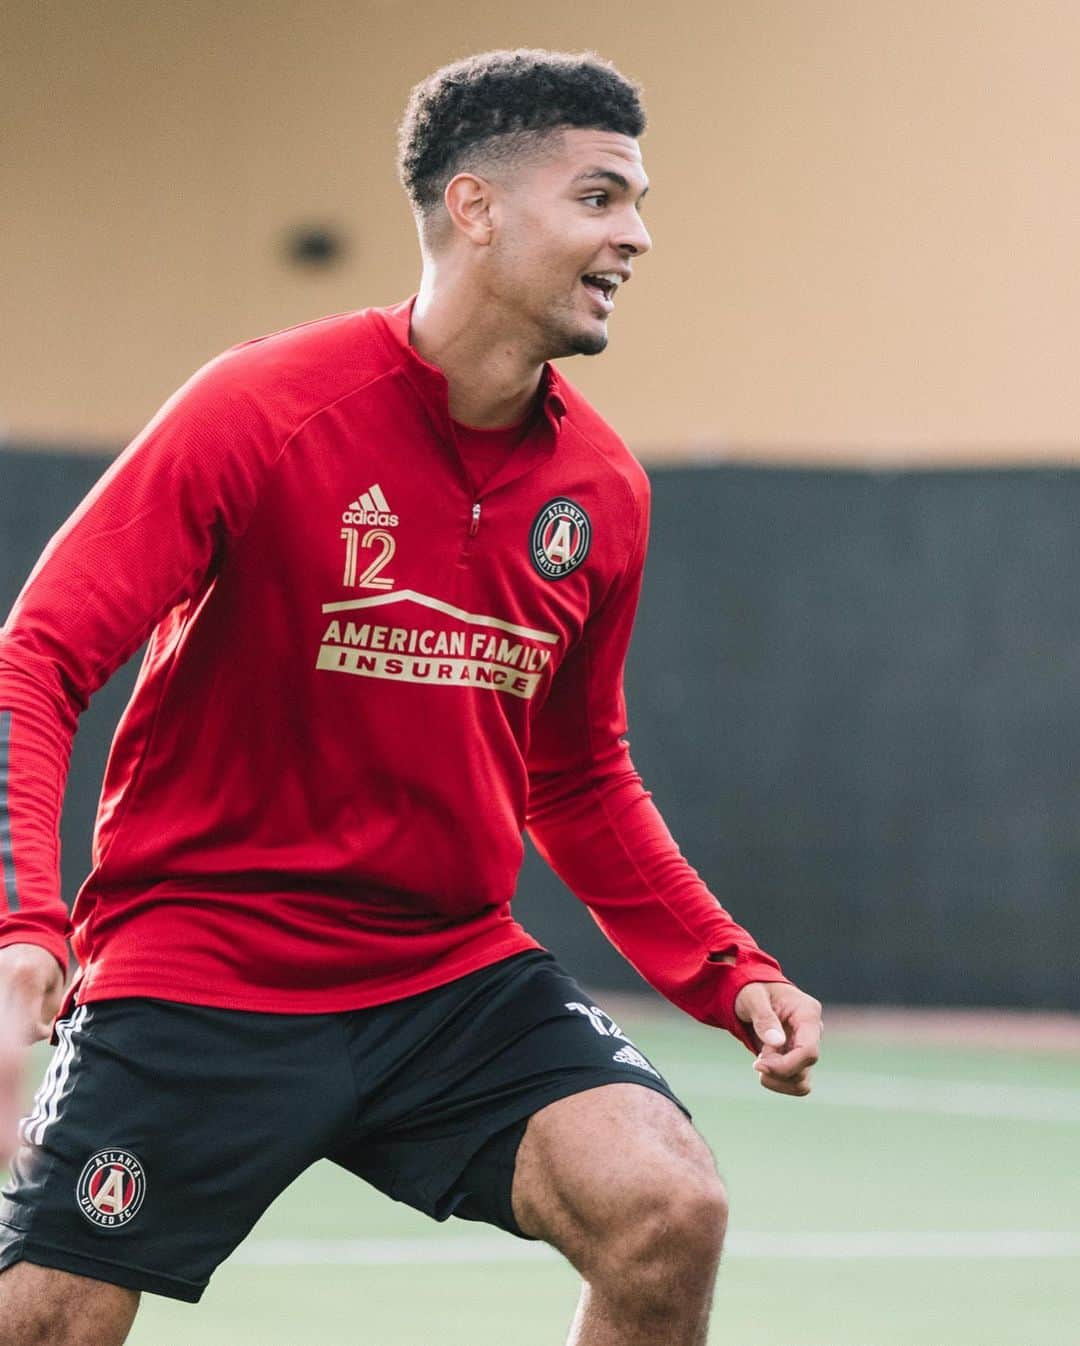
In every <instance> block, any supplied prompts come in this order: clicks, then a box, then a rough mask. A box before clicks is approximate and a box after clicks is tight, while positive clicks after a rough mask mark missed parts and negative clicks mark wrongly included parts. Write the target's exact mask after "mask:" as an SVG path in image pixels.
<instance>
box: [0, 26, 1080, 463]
mask: <svg viewBox="0 0 1080 1346" xmlns="http://www.w3.org/2000/svg"><path fill="white" fill-rule="evenodd" d="M5 19H6V22H5V29H6V30H7V32H8V33H9V34H13V38H14V40H9V38H8V37H7V36H6V37H5V41H4V43H3V44H0V47H2V49H3V54H2V55H0V62H2V64H0V90H2V92H0V99H2V100H3V101H2V115H3V119H4V122H5V123H8V124H9V125H10V128H11V132H10V134H7V135H5V137H4V142H5V148H4V149H3V151H2V153H3V159H2V161H0V174H2V181H0V201H2V206H0V210H2V215H0V218H2V229H3V235H2V237H3V247H2V248H0V293H2V295H3V299H2V312H3V329H2V331H3V350H2V359H0V426H3V427H4V429H6V432H7V433H8V434H9V435H10V436H12V437H13V438H27V437H33V438H43V439H47V440H65V441H71V440H78V441H82V442H91V443H94V442H96V443H98V444H107V445H115V444H118V443H120V442H122V441H124V440H125V439H126V438H128V437H129V436H130V435H131V434H132V433H133V432H134V431H135V430H136V429H137V428H138V427H139V426H140V425H141V424H142V423H143V422H144V421H145V420H146V419H147V417H148V416H149V415H150V414H151V413H152V412H153V410H154V409H155V408H156V407H157V405H158V404H159V403H160V402H161V401H162V400H163V399H164V398H165V397H166V396H167V395H168V393H169V392H171V391H172V389H173V388H174V387H176V385H177V384H178V383H180V382H181V381H182V380H183V379H184V378H185V377H186V376H187V374H188V373H190V371H191V370H192V369H193V368H195V367H196V366H197V365H199V364H200V363H201V362H202V361H203V360H205V359H206V358H208V357H209V356H210V355H212V354H214V353H215V352H216V351H218V350H220V349H221V348H223V347H224V346H226V345H229V344H231V343H232V342H235V341H238V340H242V339H244V338H246V337H248V336H254V335H257V334H259V333H261V332H264V331H268V330H272V329H274V328H277V327H282V326H286V325H288V324H290V323H293V322H298V321H302V320H304V319H306V318H310V317H315V316H318V315H320V314H323V313H328V312H334V311H340V310H342V309H349V308H355V307H360V306H362V305H365V304H370V303H386V302H390V301H393V300H395V299H397V298H399V297H402V296H404V295H405V294H407V293H409V292H410V291H411V289H412V288H414V285H415V280H416V275H417V259H416V250H415V239H414V234H413V229H412V223H411V219H410V216H409V214H408V211H407V209H406V206H405V203H404V199H403V197H402V195H401V192H400V189H399V188H398V186H397V182H396V178H395V173H394V128H395V124H396V121H397V119H398V117H399V115H400V111H401V107H402V104H403V102H404V100H405V97H406V96H407V93H408V90H409V88H410V86H411V85H412V84H413V83H414V82H415V81H416V80H417V79H419V78H421V77H422V76H423V75H425V74H427V73H428V72H429V71H430V70H432V69H433V68H435V67H436V66H437V65H439V64H442V63H443V62H445V61H447V60H450V59H452V58H454V57H457V56H460V55H464V54H466V53H468V52H470V51H476V50H481V49H484V48H487V47H493V46H517V45H540V46H551V47H562V48H570V49H580V48H583V47H593V48H596V49H597V50H599V51H601V52H603V53H604V54H606V55H609V56H610V57H611V58H612V59H614V60H615V61H616V62H617V63H618V64H619V65H620V67H621V68H623V69H624V70H625V71H626V72H627V73H628V74H631V75H633V76H635V77H636V78H638V79H639V80H641V81H642V82H643V83H644V85H645V88H646V95H647V102H648V108H649V112H650V117H651V127H650V130H649V132H648V134H647V136H646V139H645V141H644V149H645V153H646V166H647V168H648V170H649V173H650V176H651V177H652V180H653V183H654V187H653V192H652V194H651V195H650V198H649V203H648V221H649V225H650V228H651V229H652V231H653V234H654V239H655V250H654V252H653V254H652V255H651V256H650V257H649V258H648V259H646V260H645V261H644V262H643V263H642V264H641V265H640V266H639V268H638V274H637V276H636V277H635V280H634V282H633V285H632V286H631V287H630V288H629V289H628V290H627V291H626V292H625V293H624V294H623V295H621V296H620V299H619V304H618V311H617V313H616V315H615V318H614V319H613V321H612V327H611V330H612V342H611V345H610V346H609V349H608V352H607V353H606V354H605V355H604V356H602V357H600V358H598V359H593V360H584V359H578V360H576V361H574V362H572V363H571V364H569V365H568V367H567V373H568V374H569V375H570V377H571V378H573V379H574V380H575V381H576V382H578V383H579V385H580V386H581V387H583V388H584V390H585V391H586V393H587V394H588V395H589V396H591V397H592V398H593V400H594V401H595V402H596V403H597V405H598V406H599V407H600V409H601V410H602V411H603V412H604V413H605V414H606V415H608V416H609V418H610V419H612V420H613V421H614V423H615V424H616V425H617V426H618V428H619V429H620V430H621V431H622V433H623V434H624V435H625V437H626V438H627V439H628V441H629V442H630V443H631V445H632V446H633V447H634V448H635V449H636V450H637V451H638V452H640V453H641V454H642V456H643V457H646V458H649V457H652V458H656V457H662V456H675V457H679V458H687V457H690V458H695V457H700V456H703V455H708V456H726V457H751V458H754V457H757V458H778V459H803V460H807V459H819V458H827V459H830V460H832V461H836V460H837V459H840V460H842V461H850V462H853V463H854V462H866V461H894V460H900V461H909V462H914V461H924V462H925V461H934V462H957V461H964V460H970V459H988V458H996V459H1001V458H1005V459H1007V460H1013V461H1017V460H1019V461H1029V462H1030V461H1046V460H1052V459H1073V458H1076V457H1077V456H1080V380H1078V379H1077V377H1076V374H1075V363H1076V352H1077V349H1078V347H1080V340H1078V338H1080V303H1078V300H1080V268H1078V266H1077V260H1076V256H1075V253H1076V249H1077V241H1076V240H1077V225H1078V219H1080V172H1078V167H1080V165H1078V158H1080V148H1078V147H1080V99H1078V95H1077V92H1076V78H1077V75H1076V72H1077V70H1078V69H1080V60H1078V57H1080V4H1078V3H1077V0H906V2H905V0H895V2H894V0H722V2H720V3H718V2H717V0H679V2H677V3H673V4H668V5H658V4H648V5H645V4H638V3H634V2H633V0H629V2H628V3H619V4H604V3H594V4H592V5H588V6H586V5H582V4H581V3H580V0H547V2H546V3H545V5H544V6H543V7H537V6H532V5H526V4H524V3H509V2H507V3H501V4H497V3H490V2H489V3H484V0H464V3H461V2H459V3H454V4H450V5H447V4H434V3H421V2H420V0H366V2H362V3H358V2H357V0H352V2H351V3H346V0H303V3H300V2H299V0H293V2H292V3H287V2H286V0H259V2H258V3H256V0H232V3H230V4H229V5H227V6H226V5H220V4H219V3H217V2H216V0H215V3H210V2H209V0H186V2H185V3H184V4H182V5H177V4H175V3H170V4H167V5H166V4H161V3H159V2H158V0H141V2H140V3H135V2H134V0H109V2H106V0H100V2H99V3H98V4H85V5H82V4H81V5H74V4H71V3H68V2H67V0H63V3H57V2H56V0H52V2H51V3H41V0H8V3H7V4H6V6H5ZM308 220H314V221H320V220H326V221H329V222H331V223H336V224H340V225H341V226H342V227H343V228H344V229H345V230H346V231H347V233H348V235H349V237H350V239H351V244H352V248H351V252H350V254H349V257H348V260H347V262H346V264H345V265H343V266H342V267H341V268H340V269H338V270H336V271H333V272H331V273H329V274H326V275H314V276H312V275H305V274H302V273H300V272H298V271H296V270H293V269H291V268H290V267H289V266H288V265H287V264H286V263H285V262H284V261H283V260H282V257H281V251H280V240H281V236H282V234H283V232H284V231H285V230H286V229H287V228H288V227H290V226H291V225H294V224H296V223H298V222H303V221H308Z"/></svg>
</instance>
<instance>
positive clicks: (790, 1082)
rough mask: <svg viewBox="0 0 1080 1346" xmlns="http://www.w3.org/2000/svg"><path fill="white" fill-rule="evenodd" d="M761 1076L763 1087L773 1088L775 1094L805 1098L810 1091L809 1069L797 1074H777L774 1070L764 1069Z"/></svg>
mask: <svg viewBox="0 0 1080 1346" xmlns="http://www.w3.org/2000/svg"><path fill="white" fill-rule="evenodd" d="M760 1078H761V1087H762V1088H763V1089H769V1090H771V1091H772V1092H773V1093H774V1094H788V1095H790V1096H791V1097H793V1098H805V1097H806V1095H807V1094H808V1093H809V1092H810V1072H809V1070H801V1071H799V1072H798V1074H796V1075H776V1074H774V1073H773V1072H772V1071H763V1072H761V1075H760Z"/></svg>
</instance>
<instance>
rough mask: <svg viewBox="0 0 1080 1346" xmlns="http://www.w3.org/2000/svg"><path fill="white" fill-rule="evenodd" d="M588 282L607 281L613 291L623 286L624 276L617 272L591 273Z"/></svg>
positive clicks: (587, 277)
mask: <svg viewBox="0 0 1080 1346" xmlns="http://www.w3.org/2000/svg"><path fill="white" fill-rule="evenodd" d="M586 280H602V281H605V282H606V283H607V284H608V285H610V286H611V288H612V289H613V290H617V289H618V288H619V286H620V285H621V284H622V276H620V275H619V273H618V272H617V271H590V272H589V274H588V276H586Z"/></svg>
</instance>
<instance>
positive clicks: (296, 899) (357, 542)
mask: <svg viewBox="0 0 1080 1346" xmlns="http://www.w3.org/2000/svg"><path fill="white" fill-rule="evenodd" d="M410 312H411V304H409V303H406V304H402V305H399V306H397V307H395V308H391V309H383V310H378V309H374V310H366V311H364V312H357V313H347V314H343V315H339V316H335V317H330V318H325V319H322V320H320V321H317V322H312V323H306V324H303V325H301V326H299V327H293V328H290V329H288V330H286V331H283V332H279V333H276V334H274V335H271V336H268V337H264V338H261V339H258V340H255V341H250V342H247V343H245V344H243V345H240V346H237V347H234V348H233V349H231V350H229V351H227V352H225V353H224V354H223V355H221V356H219V357H218V358H217V359H214V360H212V361H211V362H210V363H209V364H207V365H206V366H205V367H204V368H203V369H201V370H200V371H199V372H198V373H197V374H195V375H194V377H193V378H192V379H191V380H190V381H189V382H188V383H187V384H185V385H184V386H183V387H182V388H181V389H180V390H179V391H178V392H177V393H176V394H174V396H173V397H172V398H171V399H170V400H169V401H168V402H167V403H166V404H165V405H164V407H163V408H162V409H161V411H160V412H159V413H158V414H157V415H156V416H155V417H154V419H153V420H152V421H151V422H150V424H149V425H148V426H147V427H146V429H145V430H144V431H143V432H142V433H141V434H140V435H139V436H138V437H137V438H136V439H135V440H134V442H133V443H132V444H131V445H130V446H129V447H128V448H127V449H126V450H125V452H124V453H123V454H121V456H120V457H119V458H118V459H117V461H116V462H115V464H113V465H112V466H111V467H110V468H109V470H108V471H107V472H106V473H105V474H104V476H103V477H102V479H101V481H100V482H99V483H98V485H97V486H96V487H95V488H94V490H93V491H92V492H91V493H90V495H89V496H88V497H87V499H86V500H85V501H84V502H83V504H82V505H81V506H80V507H79V509H78V510H77V511H76V512H75V514H74V515H73V516H72V517H71V519H70V520H69V521H68V522H67V524H65V526H64V527H63V528H62V529H61V530H60V532H59V533H58V534H57V535H56V537H54V538H53V540H52V541H51V542H50V544H49V546H48V547H47V549H46V550H45V552H44V554H43V556H42V558H41V560H40V561H39V563H38V565H37V566H36V567H35V569H34V571H33V573H32V575H31V576H30V579H29V580H28V582H27V584H26V587H25V588H24V590H23V592H22V594H21V595H20V597H19V599H18V601H17V602H16V605H15V607H14V609H13V611H12V614H11V617H10V620H9V622H8V624H7V625H6V626H5V628H4V629H3V633H2V637H0V865H2V880H3V883H2V896H3V899H4V901H5V902H6V906H7V914H6V916H5V917H4V918H3V920H2V922H0V945H4V944H11V943H15V942H31V943H35V944H39V945H41V946H42V947H44V948H46V949H49V950H50V951H51V952H52V953H54V954H55V956H56V957H57V958H58V959H59V960H61V962H64V961H65V959H66V950H65V937H66V936H67V935H68V934H70V935H71V938H72V945H73V948H74V952H75V955H76V957H77V959H78V962H79V965H80V972H79V977H78V980H77V984H76V988H75V989H76V991H77V994H78V997H79V999H80V1000H81V1001H84V1002H86V1001H92V1000H101V999H108V998H112V997H117V996H135V995H146V996H157V997H161V998H164V999H172V1000H178V1001H186V1002H189V1003H196V1004H205V1005H215V1006H220V1007H224V1008H234V1009H248V1010H263V1011H274V1012H307V1013H322V1012H329V1011H333V1010H341V1009H356V1008H360V1007H363V1006H367V1005H374V1004H379V1003H382V1002H385V1001H388V1000H394V999H397V998H399V997H402V996H407V995H412V994H415V993H417V992H420V991H423V990H426V989H428V988H430V987H432V986H436V985H440V984H442V983H445V982H447V981H451V980H453V979H454V978H457V977H460V976H463V975H464V974H466V973H468V972H471V971H473V970H474V969H476V968H479V967H482V966H485V965H487V964H490V963H492V962H495V961H497V960H499V959H502V958H505V957H507V956H509V955H511V954H513V953H516V952H518V951H519V950H522V949H527V948H531V947H536V941H535V940H533V939H532V938H531V936H529V935H528V934H527V933H526V932H525V931H524V930H523V929H522V928H521V926H519V925H518V924H517V922H516V921H515V920H514V919H513V918H512V916H511V913H510V897H511V894H512V892H513V889H514V884H515V880H516V876H517V873H518V870H519V867H520V864H521V859H522V841H521V832H522V829H523V827H525V826H526V825H527V827H528V829H529V831H530V833H531V835H532V837H533V839H534V840H535V842H536V844H537V846H538V848H539V850H540V851H541V853H542V854H543V855H544V856H545V858H546V859H547V860H548V861H549V863H550V864H551V865H552V866H553V868H554V869H555V870H556V872H557V873H558V874H559V875H560V876H561V877H562V879H563V880H564V881H565V882H566V883H567V884H568V886H569V887H570V888H571V889H572V890H573V891H574V892H575V893H576V894H577V895H578V896H579V897H580V898H581V899H582V900H583V901H584V902H585V903H586V904H587V905H588V907H589V908H590V910H591V911H592V913H593V915H594V916H595V918H596V920H597V921H598V922H599V924H600V925H601V927H602V928H603V930H604V932H605V933H606V934H607V935H608V937H609V938H610V939H611V940H612V942H613V943H614V944H615V945H616V946H617V947H618V948H619V949H620V950H621V952H622V953H623V954H624V955H625V957H626V958H627V959H628V960H629V961H630V962H631V963H632V964H633V965H634V966H635V967H636V968H637V969H638V970H639V971H640V972H641V973H642V975H643V976H645V977H646V978H647V979H648V980H649V981H650V982H651V983H652V984H653V985H654V986H655V987H657V989H658V990H660V991H661V992H662V993H663V994H664V995H666V996H668V997H669V998H670V999H671V1000H673V1001H674V1002H675V1003H676V1004H677V1005H679V1006H681V1007H682V1008H683V1009H685V1010H686V1011H688V1012H689V1013H690V1014H692V1015H694V1016H695V1017H696V1018H698V1019H701V1020H704V1021H705V1022H707V1023H712V1024H717V1025H723V1026H725V1027H727V1028H728V1029H730V1030H731V1031H732V1032H733V1033H735V1034H736V1035H737V1036H739V1037H740V1038H741V1039H742V1040H743V1041H744V1042H745V1043H746V1044H747V1045H748V1046H751V1047H753V1045H754V1043H753V1039H752V1035H751V1034H750V1033H749V1032H748V1030H747V1029H746V1027H745V1025H743V1024H741V1023H740V1022H739V1021H738V1020H736V1018H735V1014H734V1008H733V1006H734V999H735V996H736V994H737V993H738V991H739V990H740V988H741V987H742V986H743V985H745V984H746V983H747V982H750V981H781V980H784V977H783V974H782V973H781V971H780V969H779V967H778V965H777V963H776V962H775V961H774V960H773V959H772V958H770V957H769V956H768V955H767V954H765V953H764V952H762V950H760V949H759V948H758V946H757V945H756V944H755V942H754V941H753V940H752V939H751V937H750V936H749V935H748V934H747V933H746V931H745V930H743V929H742V928H741V927H740V926H739V925H737V924H736V923H735V922H734V921H733V920H732V919H731V917H730V916H729V915H728V914H727V913H726V912H725V911H724V910H723V908H722V907H721V906H720V905H719V903H718V902H717V901H716V899H715V898H714V897H713V896H712V895H711V893H710V892H709V891H708V889H707V888H706V887H705V885H704V884H703V883H702V881H701V879H700V878H699V877H698V875H697V874H696V873H695V872H694V870H693V869H691V867H690V866H689V865H688V864H687V862H686V861H685V860H684V859H683V857H682V856H681V855H680V853H679V851H678V849H677V847H676V845H675V843H674V841H673V840H672V839H671V836H670V834H669V833H668V831H667V829H666V827H665V826H664V823H663V821H662V819H661V818H660V815H659V814H658V812H657V811H656V809H655V808H654V806H653V804H652V802H651V800H650V798H649V796H648V794H647V793H646V792H645V790H644V788H643V787H642V784H641V780H640V778H639V777H638V775H637V774H636V772H635V771H634V768H633V765H632V763H631V761H630V757H629V752H628V749H627V746H626V743H625V742H624V741H623V739H622V735H623V734H624V733H625V730H626V718H625V705H624V699H623V693H622V668H623V662H624V659H625V656H626V651H627V647H628V644H629V640H630V630H631V625H632V622H633V617H634V611H635V607H636V603H637V597H638V591H639V588H640V584H641V573H642V566H643V562H644V556H645V546H646V533H647V525H648V482H647V479H646V477H645V474H644V472H643V471H642V470H641V468H640V467H639V466H638V464H637V463H636V462H635V460H634V459H633V458H632V457H631V455H630V453H629V451H628V450H627V449H626V447H625V446H624V445H623V443H622V442H621V440H619V438H618V437H617V436H616V435H615V434H614V432H613V431H612V430H611V429H610V428H609V427H608V426H607V425H606V424H605V423H604V422H603V421H602V420H601V418H600V417H599V416H598V415H597V414H596V413H595V412H594V411H593V410H592V409H591V408H590V407H589V406H588V404H587V403H586V402H585V401H584V400H583V398H582V397H581V396H580V395H579V394H578V393H577V392H576V391H575V390H574V389H573V388H572V387H571V386H570V385H569V384H567V383H566V382H565V381H564V380H562V379H561V378H560V377H559V376H558V375H557V374H556V373H555V371H554V370H553V369H551V368H550V367H549V368H548V369H546V371H545V374H544V385H543V388H542V414H541V413H538V414H537V416H536V418H535V421H534V422H533V424H532V426H531V428H530V430H529V432H528V433H527V434H526V436H525V438H524V439H523V440H522V442H521V443H519V444H518V445H517V447H516V448H515V449H514V450H513V452H512V453H510V454H509V455H508V457H507V458H506V460H505V462H504V463H503V464H502V466H501V467H499V468H498V469H497V470H496V472H495V474H494V475H493V476H490V477H489V478H488V479H487V480H486V481H485V482H484V483H483V485H482V487H480V488H479V489H478V488H477V487H475V486H474V485H473V483H472V480H471V479H470V476H469V473H468V471H467V470H466V465H465V463H464V462H463V459H462V456H461V454H460V452H459V449H458V446H457V443H456V440H455V433H454V428H453V424H452V422H451V420H450V415H449V409H448V396H447V385H446V380H445V377H444V376H443V374H442V373H441V372H440V371H439V370H438V369H436V368H435V367H434V366H432V365H429V364H427V363H426V362H425V361H424V360H422V359H421V358H420V357H419V355H418V354H417V353H416V352H415V351H414V350H413V349H412V347H411V346H410V344H409V315H410ZM147 637H149V646H148V648H147V651H146V656H145V659H144V662H143V665H142V669H141V672H140V674H139V679H138V683H137V686H136V689H135V692H134V695H133V697H132V699H131V702H130V703H129V705H128V707H127V709H126V711H125V713H124V715H123V718H122V719H121V722H120V725H119V728H118V730H117V733H116V738H115V740H114V742H113V746H112V751H111V754H110V757H109V762H108V766H107V769H106V773H105V781H104V786H103V791H102V796H101V803H100V808H99V812H98V818H97V827H96V831H95V836H94V845H93V869H92V872H91V873H90V876H89V877H88V878H87V880H86V882H85V884H84V885H83V887H82V890H81V892H80V893H79V896H78V899H77V901H76V903H75V906H74V908H73V911H72V914H71V918H70V922H69V918H68V914H67V912H66V910H65V908H64V905H63V903H62V901H61V898H60V891H59V873H58V868H59V867H58V825H59V814H60V807H61V799H62V795H63V789H64V783H65V779H66V774H67V764H68V759H69V755H70V749H71V741H72V738H73V736H74V733H75V728H76V723H77V718H78V715H79V713H80V712H81V711H82V710H83V709H84V708H85V706H86V704H87V701H88V699H89V697H90V696H91V695H92V693H93V692H94V691H95V690H96V689H97V688H98V687H100V686H101V684H102V683H103V682H105V680H106V679H107V678H108V677H109V676H110V674H111V673H113V672H114V670H115V669H116V668H117V667H118V666H119V665H120V664H121V663H123V661H124V660H125V659H127V658H129V657H130V655H131V654H132V653H133V651H134V650H136V649H137V648H138V647H139V646H140V645H141V644H142V642H143V641H144V640H146V639H147ZM731 955H734V957H735V961H734V962H733V963H728V962H722V961H718V959H719V958H720V957H721V956H731Z"/></svg>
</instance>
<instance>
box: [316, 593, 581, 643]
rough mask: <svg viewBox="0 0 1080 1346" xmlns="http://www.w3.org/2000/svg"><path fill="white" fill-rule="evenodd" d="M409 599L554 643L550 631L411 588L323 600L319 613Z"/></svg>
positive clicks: (463, 618) (477, 623)
mask: <svg viewBox="0 0 1080 1346" xmlns="http://www.w3.org/2000/svg"><path fill="white" fill-rule="evenodd" d="M406 601H411V602H413V603H419V604H420V605H421V606H422V607H425V608H434V609H435V611H436V612H443V613H445V614H446V615H447V616H448V617H456V618H457V619H458V621H462V622H471V623H472V625H473V626H492V627H494V628H495V629H496V630H498V631H509V632H510V633H511V635H515V636H527V637H528V638H529V639H531V640H542V641H543V642H544V643H545V644H546V645H557V644H558V643H559V637H558V636H557V635H553V634H552V633H551V632H550V631H534V630H533V629H532V628H531V627H529V626H515V625H514V623H513V622H504V621H503V620H502V618H501V617H486V616H484V615H482V614H481V613H477V612H466V611H465V610H464V609H463V608H455V607H454V606H453V604H451V603H444V602H443V601H442V599H441V598H431V597H429V595H427V594H418V593H417V592H416V590H415V589H399V590H397V592H396V593H392V594H374V595H373V596H372V597H371V598H346V599H344V600H343V601H342V602H340V603H324V604H323V606H322V610H323V612H353V611H355V610H356V609H358V608H381V607H386V606H387V605H388V604H390V603H404V602H406Z"/></svg>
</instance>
